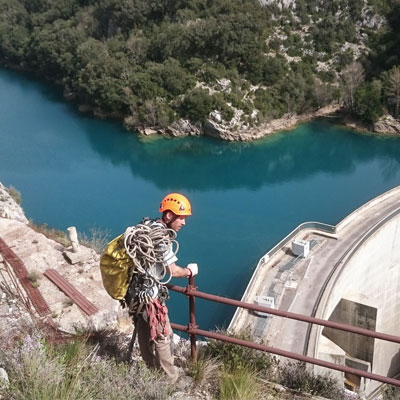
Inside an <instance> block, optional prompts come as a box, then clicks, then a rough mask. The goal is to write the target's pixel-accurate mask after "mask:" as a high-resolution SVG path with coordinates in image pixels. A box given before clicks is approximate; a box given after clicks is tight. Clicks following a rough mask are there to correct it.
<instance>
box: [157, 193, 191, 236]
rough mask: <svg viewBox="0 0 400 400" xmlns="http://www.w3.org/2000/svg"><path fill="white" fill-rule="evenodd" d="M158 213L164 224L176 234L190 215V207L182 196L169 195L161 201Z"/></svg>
mask: <svg viewBox="0 0 400 400" xmlns="http://www.w3.org/2000/svg"><path fill="white" fill-rule="evenodd" d="M158 211H160V212H162V213H163V215H162V220H163V221H164V222H165V224H166V225H167V226H168V227H169V228H171V229H173V230H174V231H176V232H178V231H179V229H181V228H182V226H184V225H185V223H186V217H187V216H189V215H192V207H191V205H190V202H189V200H188V199H187V197H185V196H184V195H183V194H180V193H169V194H167V195H166V196H165V197H164V198H163V199H162V201H161V204H160V208H159V210H158Z"/></svg>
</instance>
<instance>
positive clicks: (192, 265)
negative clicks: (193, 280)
mask: <svg viewBox="0 0 400 400" xmlns="http://www.w3.org/2000/svg"><path fill="white" fill-rule="evenodd" d="M186 268H187V269H188V270H189V271H190V273H191V275H190V276H195V275H197V274H198V273H199V267H198V266H197V264H196V263H190V264H188V265H187V267H186Z"/></svg>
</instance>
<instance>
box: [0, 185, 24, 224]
mask: <svg viewBox="0 0 400 400" xmlns="http://www.w3.org/2000/svg"><path fill="white" fill-rule="evenodd" d="M0 218H10V219H15V220H17V221H20V222H22V223H23V224H27V223H28V219H27V218H26V217H25V214H24V211H23V210H22V208H21V206H20V205H19V204H17V203H16V201H15V200H14V199H13V198H12V197H11V195H10V193H9V190H7V189H6V188H5V186H4V185H3V184H2V183H1V182H0Z"/></svg>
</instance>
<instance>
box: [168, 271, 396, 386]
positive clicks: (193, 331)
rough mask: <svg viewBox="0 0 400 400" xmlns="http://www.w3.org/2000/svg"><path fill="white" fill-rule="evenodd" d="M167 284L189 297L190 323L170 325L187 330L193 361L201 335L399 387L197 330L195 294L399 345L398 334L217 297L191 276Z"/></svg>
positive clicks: (383, 379)
mask: <svg viewBox="0 0 400 400" xmlns="http://www.w3.org/2000/svg"><path fill="white" fill-rule="evenodd" d="M167 286H168V288H169V289H170V290H172V291H175V292H178V293H182V294H184V295H185V296H187V297H188V298H189V323H188V325H186V326H184V325H179V324H175V323H171V326H172V328H173V329H176V330H179V331H182V332H187V333H188V334H189V336H190V343H191V357H192V360H193V361H196V360H197V346H196V335H201V336H204V337H208V338H211V339H216V340H221V341H224V342H229V343H234V344H238V345H240V346H246V347H249V348H253V349H256V350H261V351H264V352H268V353H271V354H276V355H279V356H283V357H287V358H291V359H294V360H298V361H303V362H306V363H310V364H314V365H318V366H321V367H325V368H329V369H333V370H336V371H341V372H344V373H349V374H353V375H357V376H360V377H362V378H366V379H371V380H375V381H379V382H383V383H387V384H390V385H395V386H400V380H397V379H394V378H390V377H386V376H382V375H377V374H373V373H371V372H366V371H362V370H359V369H356V368H350V367H347V366H345V365H339V364H334V363H331V362H328V361H323V360H319V359H317V358H313V357H308V356H305V355H303V354H297V353H292V352H289V351H286V350H281V349H277V348H275V347H271V346H266V345H261V344H259V343H256V342H251V341H247V340H243V339H238V338H235V337H231V336H227V335H223V334H221V333H216V332H211V331H206V330H202V329H199V327H198V325H197V324H196V315H195V297H199V298H202V299H205V300H210V301H215V302H218V303H222V304H227V305H231V306H235V307H242V308H245V309H247V310H252V311H260V312H264V313H268V314H272V315H277V316H279V317H283V318H289V319H295V320H298V321H303V322H307V323H312V324H317V325H322V326H326V327H330V328H333V329H339V330H342V331H345V332H351V333H355V334H359V335H364V336H367V337H372V338H375V339H381V340H386V341H389V342H394V343H399V344H400V337H398V336H394V335H388V334H385V333H380V332H375V331H370V330H368V329H364V328H359V327H355V326H352V325H347V324H341V323H339V322H333V321H327V320H323V319H319V318H314V317H310V316H307V315H302V314H296V313H292V312H288V311H282V310H277V309H273V308H268V307H262V306H257V305H255V304H250V303H245V302H242V301H239V300H234V299H230V298H227V297H221V296H216V295H213V294H209V293H205V292H200V291H198V290H197V287H196V286H195V283H194V278H193V277H190V278H189V281H188V285H187V286H186V287H181V286H176V285H171V284H168V285H167Z"/></svg>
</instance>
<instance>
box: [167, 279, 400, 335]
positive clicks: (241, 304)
mask: <svg viewBox="0 0 400 400" xmlns="http://www.w3.org/2000/svg"><path fill="white" fill-rule="evenodd" d="M167 286H168V288H169V289H170V290H173V291H175V292H179V293H183V294H185V295H187V296H195V297H199V298H202V299H205V300H211V301H216V302H218V303H222V304H228V305H231V306H236V307H242V308H246V309H248V310H253V311H260V312H264V313H268V314H272V315H277V316H279V317H284V318H289V319H295V320H298V321H303V322H308V323H312V324H317V325H322V326H326V327H329V328H334V329H339V330H342V331H346V332H351V333H356V334H359V335H364V336H368V337H373V338H376V339H382V340H386V341H388V342H394V343H400V337H398V336H394V335H388V334H386V333H380V332H376V331H370V330H368V329H364V328H359V327H356V326H352V325H347V324H341V323H339V322H334V321H326V320H324V319H319V318H314V317H309V316H307V315H302V314H296V313H292V312H289V311H282V310H277V309H274V308H268V307H262V306H257V305H255V304H250V303H245V302H243V301H239V300H233V299H229V298H227V297H221V296H216V295H213V294H209V293H205V292H200V291H198V290H192V289H188V288H186V287H181V286H176V285H170V284H168V285H167Z"/></svg>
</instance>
